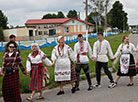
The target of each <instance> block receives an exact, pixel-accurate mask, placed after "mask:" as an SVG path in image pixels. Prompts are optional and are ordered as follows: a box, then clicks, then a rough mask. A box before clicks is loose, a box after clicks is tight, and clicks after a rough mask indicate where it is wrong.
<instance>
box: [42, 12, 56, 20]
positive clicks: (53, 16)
mask: <svg viewBox="0 0 138 102" xmlns="http://www.w3.org/2000/svg"><path fill="white" fill-rule="evenodd" d="M52 18H57V15H56V14H54V13H53V14H50V13H48V14H45V15H44V16H43V17H42V19H52Z"/></svg>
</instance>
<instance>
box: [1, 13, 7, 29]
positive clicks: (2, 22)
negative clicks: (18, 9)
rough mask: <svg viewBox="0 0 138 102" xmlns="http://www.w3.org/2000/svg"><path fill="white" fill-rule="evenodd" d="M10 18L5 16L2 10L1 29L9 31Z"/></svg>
mask: <svg viewBox="0 0 138 102" xmlns="http://www.w3.org/2000/svg"><path fill="white" fill-rule="evenodd" d="M7 24H8V18H7V17H6V16H5V15H4V14H3V12H2V10H0V27H2V28H3V29H7V28H8V26H7Z"/></svg>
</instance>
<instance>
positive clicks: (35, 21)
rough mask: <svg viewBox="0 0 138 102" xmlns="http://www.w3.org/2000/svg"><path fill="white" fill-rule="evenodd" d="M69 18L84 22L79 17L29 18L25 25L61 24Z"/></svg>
mask: <svg viewBox="0 0 138 102" xmlns="http://www.w3.org/2000/svg"><path fill="white" fill-rule="evenodd" d="M71 19H75V20H78V21H80V22H82V23H85V24H86V22H85V21H83V20H81V19H79V18H56V19H29V20H27V21H26V23H25V24H26V25H29V24H63V23H66V22H67V21H69V20H71ZM88 25H93V24H91V23H88Z"/></svg>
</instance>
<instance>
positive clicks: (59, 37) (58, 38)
mask: <svg viewBox="0 0 138 102" xmlns="http://www.w3.org/2000/svg"><path fill="white" fill-rule="evenodd" d="M61 38H64V37H63V36H61V35H60V36H58V37H57V43H58V42H59V40H60V39H61Z"/></svg>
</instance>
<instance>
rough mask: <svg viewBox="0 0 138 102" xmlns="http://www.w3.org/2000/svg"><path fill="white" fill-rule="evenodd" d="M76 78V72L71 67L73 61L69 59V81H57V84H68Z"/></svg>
mask: <svg viewBox="0 0 138 102" xmlns="http://www.w3.org/2000/svg"><path fill="white" fill-rule="evenodd" d="M76 80H77V78H76V73H75V71H74V68H73V62H72V61H71V80H69V81H57V83H58V84H69V83H72V82H75V81H76Z"/></svg>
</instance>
